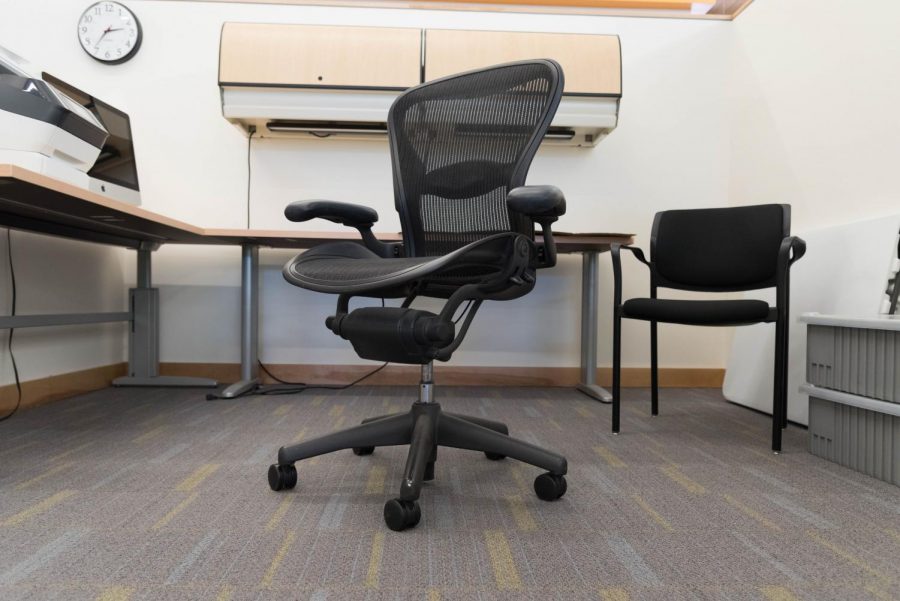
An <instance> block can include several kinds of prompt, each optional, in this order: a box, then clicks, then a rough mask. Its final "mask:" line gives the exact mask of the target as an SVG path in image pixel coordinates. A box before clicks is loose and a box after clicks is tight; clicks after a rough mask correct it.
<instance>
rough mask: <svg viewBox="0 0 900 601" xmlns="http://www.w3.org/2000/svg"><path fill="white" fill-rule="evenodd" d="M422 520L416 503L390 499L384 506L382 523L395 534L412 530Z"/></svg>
mask: <svg viewBox="0 0 900 601" xmlns="http://www.w3.org/2000/svg"><path fill="white" fill-rule="evenodd" d="M420 519H422V510H421V509H419V503H418V501H403V500H401V499H391V500H390V501H388V502H387V503H385V504H384V523H385V524H387V527H388V528H390V529H391V530H393V531H395V532H401V531H403V530H406V529H407V528H414V527H415V525H416V524H418V523H419V520H420Z"/></svg>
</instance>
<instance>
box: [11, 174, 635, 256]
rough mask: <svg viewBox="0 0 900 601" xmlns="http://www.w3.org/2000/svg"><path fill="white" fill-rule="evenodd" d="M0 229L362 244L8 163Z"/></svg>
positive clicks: (598, 239)
mask: <svg viewBox="0 0 900 601" xmlns="http://www.w3.org/2000/svg"><path fill="white" fill-rule="evenodd" d="M0 226H4V227H11V228H14V229H22V230H27V231H32V232H39V233H44V234H50V235H56V236H63V237H66V238H74V239H76V240H87V241H90V242H99V243H103V244H112V245H115V246H124V247H126V248H137V247H139V246H140V245H141V244H142V243H151V244H154V243H155V244H211V245H240V244H245V243H252V244H259V245H260V246H267V247H271V248H297V249H303V248H311V247H313V246H316V245H318V244H323V243H325V242H332V241H335V240H352V241H359V234H358V233H357V232H356V231H354V230H352V229H349V228H348V229H347V230H345V231H340V232H316V231H309V230H306V231H291V230H247V229H217V228H212V229H210V228H201V227H197V226H195V225H191V224H189V223H185V222H183V221H178V220H177V219H171V218H169V217H166V216H164V215H160V214H158V213H153V212H151V211H148V210H146V209H142V208H140V207H136V206H134V205H130V204H128V203H124V202H120V201H117V200H113V199H110V198H107V197H105V196H102V195H100V194H97V193H95V192H91V191H89V190H84V189H82V188H79V187H77V186H73V185H71V184H67V183H65V182H61V181H58V180H55V179H52V178H50V177H47V176H45V175H41V174H39V173H35V172H33V171H29V170H27V169H23V168H21V167H18V166H16V165H10V164H0ZM554 233H555V234H556V232H554ZM375 235H376V236H377V237H378V239H379V240H383V241H385V242H393V241H398V240H400V234H399V233H386V232H375ZM633 241H634V237H633V235H632V234H617V233H596V234H595V233H592V234H566V233H559V234H557V236H556V247H557V251H558V252H560V253H574V252H583V251H591V250H593V251H601V252H602V251H606V250H609V246H610V244H613V243H616V242H618V243H621V244H631V243H632V242H633Z"/></svg>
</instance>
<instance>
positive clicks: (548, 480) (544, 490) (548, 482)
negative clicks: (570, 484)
mask: <svg viewBox="0 0 900 601" xmlns="http://www.w3.org/2000/svg"><path fill="white" fill-rule="evenodd" d="M566 488H567V485H566V477H565V476H556V475H553V474H551V473H550V472H547V473H546V474H541V475H540V476H538V477H537V478H535V479H534V492H535V493H536V494H537V496H538V498H539V499H541V500H542V501H555V500H556V499H558V498H560V497H561V496H563V495H564V494H566Z"/></svg>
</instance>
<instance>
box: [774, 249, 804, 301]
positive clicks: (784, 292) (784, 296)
mask: <svg viewBox="0 0 900 601" xmlns="http://www.w3.org/2000/svg"><path fill="white" fill-rule="evenodd" d="M805 254H806V241H804V240H803V239H802V238H798V237H797V236H788V237H787V238H785V239H783V240H782V241H781V246H780V247H779V248H778V266H777V268H776V271H775V304H776V306H777V307H778V309H779V314H781V313H782V311H781V310H782V308H783V309H784V311H783V312H784V314H785V315H786V314H787V311H788V304H789V303H790V285H791V273H790V272H791V265H793V264H794V263H795V262H797V261H799V260H800V259H801V258H802V257H803V255H805Z"/></svg>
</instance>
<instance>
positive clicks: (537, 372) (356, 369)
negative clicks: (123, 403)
mask: <svg viewBox="0 0 900 601" xmlns="http://www.w3.org/2000/svg"><path fill="white" fill-rule="evenodd" d="M266 367H267V368H268V369H269V371H271V372H272V373H273V374H274V375H275V376H277V377H278V378H280V379H282V380H287V381H290V382H315V383H317V384H346V383H348V382H352V381H354V380H355V379H357V378H359V377H361V376H364V375H365V374H367V373H369V372H370V371H372V370H373V369H375V367H377V366H371V365H297V364H275V365H267V366H266ZM160 373H161V374H162V375H166V376H199V377H204V378H214V379H216V380H218V381H220V382H223V383H225V382H234V381H236V380H238V379H239V377H240V366H239V365H238V364H236V363H162V364H161V365H160ZM580 373H581V370H580V369H579V368H577V367H483V366H456V365H436V366H435V381H436V382H437V383H438V384H443V385H447V386H575V385H576V384H578V382H579V381H580ZM260 376H261V378H262V380H263V382H265V383H274V380H273V379H272V378H270V377H269V376H267V375H266V374H265V373H261V374H260ZM724 379H725V370H724V369H721V368H694V367H661V368H660V369H659V385H660V386H663V387H666V388H721V386H722V382H723V380H724ZM418 381H419V368H418V367H416V366H415V365H388V366H387V367H385V368H384V369H383V370H381V371H379V372H378V373H377V374H375V375H373V376H372V377H371V378H367V379H366V380H365V383H366V384H368V385H372V386H398V385H413V384H416V383H418ZM597 382H598V383H599V384H600V385H601V386H607V387H609V386H610V385H611V384H612V369H611V368H609V367H601V368H599V369H598V370H597ZM622 386H625V387H628V388H646V387H648V386H650V369H649V368H646V367H626V368H623V369H622Z"/></svg>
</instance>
